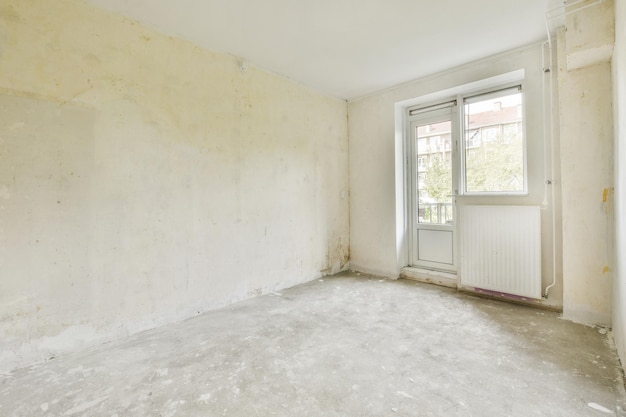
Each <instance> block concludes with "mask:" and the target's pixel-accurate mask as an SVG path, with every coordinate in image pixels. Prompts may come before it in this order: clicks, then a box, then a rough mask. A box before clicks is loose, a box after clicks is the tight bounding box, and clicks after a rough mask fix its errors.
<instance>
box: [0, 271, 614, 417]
mask: <svg viewBox="0 0 626 417" xmlns="http://www.w3.org/2000/svg"><path fill="white" fill-rule="evenodd" d="M624 400H625V395H624V389H623V381H622V377H621V372H620V370H619V365H618V361H617V358H616V354H615V352H614V350H613V349H612V348H611V347H610V346H609V342H608V340H607V336H606V335H605V334H604V331H603V330H601V329H594V328H590V327H585V326H581V325H576V324H573V323H569V322H566V321H564V320H560V319H559V318H558V315H557V314H555V313H551V312H546V311H541V310H535V309H531V308H526V307H521V306H516V305H510V304H505V303H502V302H498V301H491V300H483V299H478V298H473V297H470V296H467V295H463V294H459V293H457V292H456V291H454V290H450V289H446V288H440V287H435V286H430V285H427V284H420V283H416V282H411V281H404V280H401V281H388V280H380V279H377V278H374V277H369V276H366V275H363V274H361V275H360V276H358V277H357V276H356V274H353V273H347V274H343V275H340V276H337V277H333V278H327V279H323V280H319V281H314V282H312V283H309V284H306V285H302V286H299V287H296V288H292V289H290V290H286V291H283V292H282V293H281V294H272V295H268V296H263V297H258V298H255V299H252V300H249V301H246V302H243V303H240V304H237V305H234V306H232V307H229V308H225V309H221V310H218V311H214V312H210V313H207V314H204V315H202V316H198V317H196V318H193V319H190V320H187V321H185V322H183V323H178V324H174V325H170V326H166V327H162V328H159V329H156V330H152V331H148V332H144V333H142V334H139V335H135V336H133V337H131V338H129V339H126V340H124V341H120V342H116V343H110V344H107V345H103V346H100V347H98V348H94V349H90V350H88V351H84V352H81V353H80V354H74V355H68V356H65V357H60V358H57V359H54V360H52V361H49V362H47V363H45V364H42V365H38V366H33V367H30V368H25V369H21V370H18V371H15V372H13V373H12V374H11V375H8V376H0V416H6V417H14V416H24V417H33V416H107V417H109V416H117V417H125V416H132V417H139V416H162V417H168V416H184V417H193V416H347V417H357V416H377V417H379V416H396V415H397V416H499V417H500V416H524V417H528V416H567V417H572V416H610V415H617V416H624V415H626V414H625V413H624V411H623V410H624Z"/></svg>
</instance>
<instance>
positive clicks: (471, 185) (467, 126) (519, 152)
mask: <svg viewBox="0 0 626 417" xmlns="http://www.w3.org/2000/svg"><path fill="white" fill-rule="evenodd" d="M446 109H450V110H449V112H450V113H451V114H453V116H451V118H450V120H449V121H447V122H442V121H440V120H439V119H440V118H439V117H438V114H439V113H440V112H443V111H444V110H446ZM408 110H409V111H408V116H409V118H410V120H412V121H420V122H422V121H423V124H419V123H418V124H417V125H415V129H416V130H415V132H414V133H415V138H414V140H415V144H414V146H417V157H418V159H417V168H418V171H419V172H427V175H426V176H425V177H424V178H423V179H420V181H418V183H419V184H422V185H423V186H424V189H428V190H429V191H428V192H424V193H422V194H423V196H422V197H423V200H424V201H426V200H427V199H428V198H433V196H449V195H454V194H455V193H458V194H462V195H494V194H524V193H526V191H527V189H526V155H525V152H526V150H525V146H526V145H525V143H526V141H525V138H524V118H523V116H524V111H523V92H522V87H521V85H514V86H512V87H511V84H509V85H508V86H502V87H499V88H494V89H491V90H488V91H486V92H484V93H483V92H480V93H476V94H464V95H463V94H462V95H457V96H456V98H455V99H453V100H450V101H446V102H441V103H435V104H433V105H429V106H423V107H414V108H411V109H408ZM446 111H447V110H446ZM457 155H458V157H457ZM442 164H443V165H445V166H446V167H449V168H447V169H446V170H443V169H440V166H443V165H442ZM448 176H450V177H451V178H452V180H453V186H452V191H451V190H449V189H447V188H449V185H448V182H447V180H446V181H443V178H444V177H445V178H447V177H448ZM443 184H446V185H445V187H447V188H446V189H443V188H442V187H443ZM457 190H458V191H457Z"/></svg>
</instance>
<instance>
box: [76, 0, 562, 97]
mask: <svg viewBox="0 0 626 417" xmlns="http://www.w3.org/2000/svg"><path fill="white" fill-rule="evenodd" d="M88 1H90V2H91V3H93V4H95V5H97V6H99V7H103V8H106V9H109V10H112V11H115V12H119V13H121V14H123V15H125V16H127V17H130V18H133V19H136V20H139V21H140V22H142V23H144V24H146V25H148V26H151V27H154V28H155V29H157V30H159V31H161V32H163V33H166V34H168V35H174V36H180V37H182V38H186V39H188V40H190V41H192V42H194V43H196V44H198V45H199V46H202V47H205V48H207V49H210V50H212V51H217V52H225V53H229V54H231V55H234V56H236V57H239V58H241V59H243V60H245V61H247V62H248V63H250V64H252V65H255V66H257V67H260V68H263V69H265V70H269V71H272V72H275V73H278V74H282V75H285V76H287V77H289V78H292V79H294V80H296V81H298V82H300V83H302V84H304V85H306V86H309V87H311V88H313V89H315V90H318V91H320V92H322V93H325V94H329V95H332V96H335V97H340V98H344V99H353V98H356V97H359V96H363V95H366V94H368V93H371V92H373V91H377V90H381V89H384V88H387V87H390V86H393V85H396V84H400V83H403V82H406V81H410V80H413V79H416V78H419V77H422V76H425V75H429V74H433V73H436V72H438V71H442V70H445V69H448V68H451V67H454V66H457V65H460V64H463V63H466V62H470V61H473V60H476V59H480V58H483V57H486V56H489V55H493V54H496V53H498V52H502V51H505V50H508V49H511V48H514V47H517V46H522V45H526V44H530V43H533V42H537V41H540V40H543V39H546V36H547V35H546V27H545V13H546V12H547V11H548V10H549V9H552V8H554V7H556V6H559V5H560V4H562V3H563V1H560V0H358V1H357V0H310V1H304V0H177V1H172V0H88Z"/></svg>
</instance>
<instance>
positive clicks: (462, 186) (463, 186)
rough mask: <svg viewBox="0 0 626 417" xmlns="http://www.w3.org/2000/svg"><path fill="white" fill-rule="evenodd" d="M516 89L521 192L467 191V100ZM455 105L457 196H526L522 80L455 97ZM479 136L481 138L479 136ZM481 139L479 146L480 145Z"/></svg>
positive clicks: (526, 163) (525, 148)
mask: <svg viewBox="0 0 626 417" xmlns="http://www.w3.org/2000/svg"><path fill="white" fill-rule="evenodd" d="M515 88H517V89H518V90H519V92H520V93H521V95H522V121H521V128H522V159H523V167H522V169H523V176H522V177H523V187H522V190H519V191H468V190H467V169H466V168H467V162H466V157H467V152H466V151H467V148H466V137H465V136H466V135H465V132H466V126H465V122H466V117H465V104H466V100H467V99H473V98H475V97H480V96H485V99H488V98H489V96H493V98H496V97H498V96H504V95H506V92H507V91H510V90H512V89H515ZM457 103H459V104H458V106H459V117H460V121H459V130H460V131H459V137H458V141H459V143H458V153H459V155H458V157H459V158H458V160H459V163H460V166H459V178H458V184H459V190H458V195H461V196H468V197H469V196H472V197H475V196H476V197H481V196H482V197H489V196H497V197H506V196H527V195H528V194H529V191H528V140H527V138H526V93H525V85H524V81H523V80H519V81H516V82H510V83H506V84H499V85H497V86H491V87H487V88H483V89H480V90H476V91H471V92H468V93H464V94H459V95H458V96H457ZM481 133H482V132H481ZM479 136H482V134H481V135H479ZM482 141H483V139H482V137H481V144H482Z"/></svg>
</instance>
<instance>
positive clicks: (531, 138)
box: [348, 44, 561, 306]
mask: <svg viewBox="0 0 626 417" xmlns="http://www.w3.org/2000/svg"><path fill="white" fill-rule="evenodd" d="M520 69H523V70H524V71H525V99H526V122H527V124H526V132H527V141H528V180H529V195H528V196H522V197H519V196H518V197H500V198H493V197H460V198H459V199H458V200H457V201H458V204H460V205H462V204H476V203H487V204H491V203H496V202H497V203H498V204H522V205H524V204H527V205H541V204H542V203H543V201H544V180H545V179H546V178H548V177H549V173H548V176H546V175H544V174H545V172H544V145H545V142H544V124H543V100H542V97H543V91H544V90H543V88H544V87H543V82H542V81H543V78H544V77H545V79H546V80H549V75H544V73H543V68H542V46H541V45H540V44H537V45H531V46H528V47H525V48H521V49H517V50H513V51H510V52H507V53H503V54H500V55H497V56H494V57H490V58H487V59H484V60H481V61H478V62H473V63H469V64H467V65H464V66H462V67H459V68H455V69H452V70H449V71H446V72H444V73H440V74H435V75H433V76H431V77H427V78H424V79H420V80H416V81H414V82H411V83H407V84H403V85H400V86H398V87H395V88H392V89H389V90H386V91H383V92H380V93H378V94H374V95H371V96H368V97H364V98H361V99H358V100H353V101H351V102H349V103H348V114H349V132H350V193H351V194H350V201H351V205H350V253H351V257H350V265H351V268H353V269H357V270H362V271H368V272H375V273H380V274H383V275H387V276H390V277H397V276H398V274H399V273H400V268H401V267H402V266H403V264H402V261H401V260H400V261H399V258H402V257H401V256H399V254H398V251H397V247H400V248H401V247H402V242H403V240H406V238H407V237H406V236H404V235H403V227H402V222H403V209H402V207H398V205H397V204H396V200H397V197H402V196H401V194H402V193H403V192H404V191H403V189H402V187H398V188H396V169H397V167H398V166H400V170H399V172H398V175H399V176H402V172H401V164H402V159H401V158H400V159H399V160H397V161H396V159H395V158H396V153H395V152H396V143H395V139H394V138H395V133H396V132H395V127H394V104H395V103H398V102H402V101H405V100H410V99H413V98H416V97H421V96H425V95H428V94H431V93H436V92H439V91H443V90H447V89H451V88H455V87H458V86H462V85H465V84H469V83H474V82H477V81H480V80H483V79H487V78H491V77H496V76H499V75H501V74H505V73H509V72H511V71H516V70H520ZM548 84H549V83H546V89H547V90H549V89H548V88H547V86H548ZM546 95H547V93H546ZM556 143H557V146H558V138H557V140H556ZM548 149H550V146H549V145H548ZM547 156H548V160H549V159H550V158H549V155H547ZM548 172H549V170H548ZM555 179H556V180H557V185H556V190H555V191H556V193H557V199H556V200H557V205H558V202H559V199H558V195H559V190H558V183H559V181H558V178H555ZM550 192H552V190H551V189H549V190H548V198H547V200H548V202H550V200H551V194H550ZM399 194H400V196H399ZM551 210H552V207H551V204H547V205H544V207H543V210H542V215H541V217H542V259H543V265H542V274H543V284H544V287H545V286H546V285H548V284H549V283H550V282H551V281H552V240H551V239H552V222H551V218H552V211H551ZM557 212H558V206H557ZM557 220H558V221H559V223H560V218H559V219H557ZM397 224H400V226H401V227H399V228H398V229H399V230H398V231H397V228H396V226H397ZM558 230H559V228H557V237H558ZM558 256H559V254H558V253H557V286H556V287H555V288H554V289H553V290H552V292H551V295H550V298H549V299H548V300H546V301H545V303H547V304H550V305H554V306H560V305H561V280H560V267H559V262H558Z"/></svg>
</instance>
